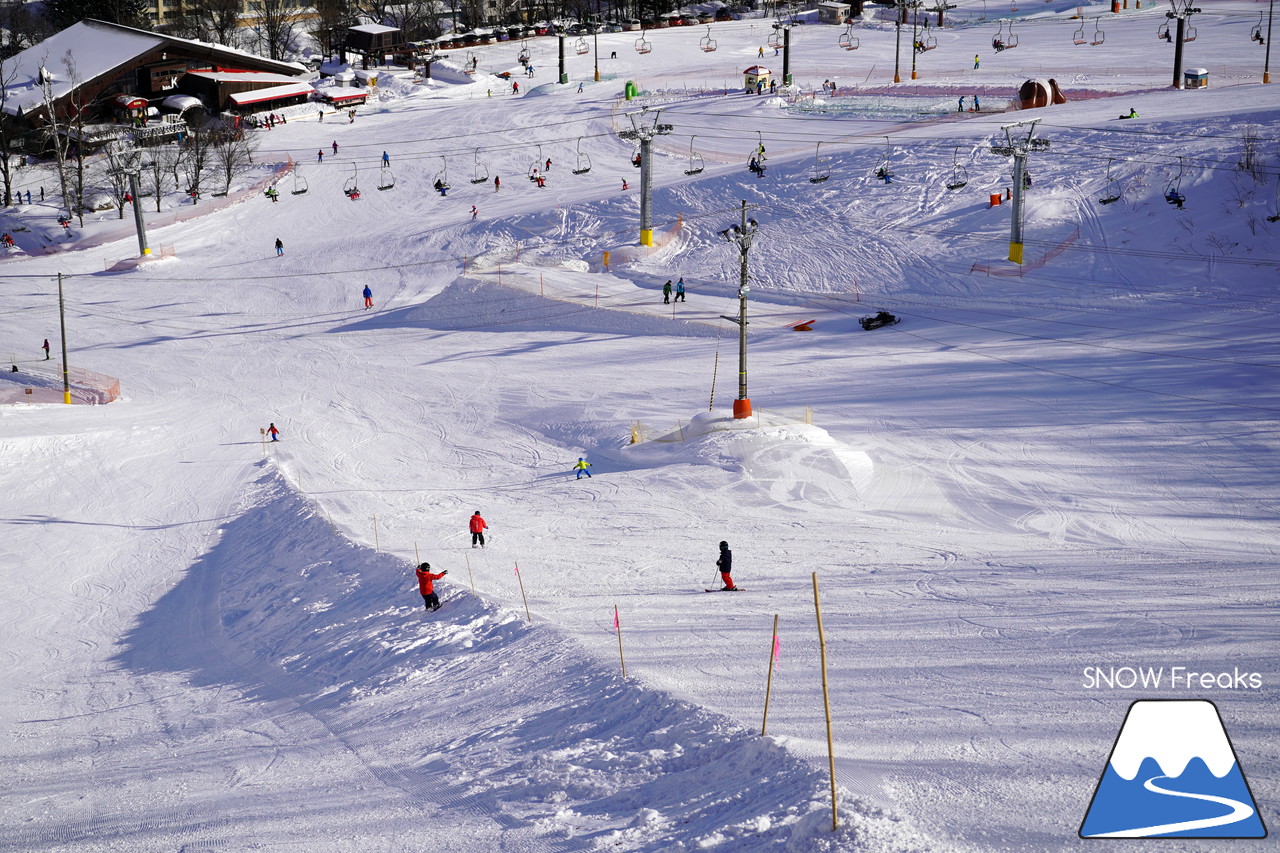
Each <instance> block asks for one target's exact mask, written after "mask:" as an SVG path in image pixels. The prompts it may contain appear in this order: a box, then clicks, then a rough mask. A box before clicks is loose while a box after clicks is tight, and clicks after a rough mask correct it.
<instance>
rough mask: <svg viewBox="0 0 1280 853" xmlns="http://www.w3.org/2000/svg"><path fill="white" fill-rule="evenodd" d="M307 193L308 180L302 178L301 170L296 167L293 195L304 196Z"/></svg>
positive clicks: (294, 170)
mask: <svg viewBox="0 0 1280 853" xmlns="http://www.w3.org/2000/svg"><path fill="white" fill-rule="evenodd" d="M306 191H307V179H306V178H304V177H302V172H301V170H300V169H299V168H298V167H297V166H295V167H294V168H293V195H302V194H303V193H305V192H306Z"/></svg>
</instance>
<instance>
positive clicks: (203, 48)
mask: <svg viewBox="0 0 1280 853" xmlns="http://www.w3.org/2000/svg"><path fill="white" fill-rule="evenodd" d="M165 45H173V46H175V47H184V48H186V49H188V50H189V51H192V52H198V53H200V54H201V55H203V56H206V57H207V58H208V61H209V63H210V64H218V65H235V64H237V62H241V61H245V60H249V61H252V62H253V63H255V64H257V65H259V66H261V65H262V64H264V63H267V64H269V65H272V66H276V67H278V68H279V70H280V71H281V72H282V73H287V72H296V73H297V74H305V73H307V69H306V68H305V67H303V66H302V65H300V64H298V63H296V62H278V61H275V60H271V59H267V58H265V57H262V56H258V55H256V54H253V53H249V52H247V51H243V50H236V49H235V48H230V47H226V46H224V45H219V44H209V43H208V42H201V41H194V40H191V39H180V38H174V37H173V36H165V35H159V34H157V33H149V32H146V31H145V30H137V29H134V28H132V27H124V26H120V25H119V24H109V23H105V22H103V21H94V20H84V21H81V22H79V23H78V24H72V25H71V26H69V27H67V28H66V29H65V30H63V31H62V32H59V33H55V34H54V35H52V36H50V37H49V38H47V39H45V40H44V41H42V42H40V43H39V44H37V45H33V46H32V47H29V48H27V49H26V50H24V51H22V52H21V53H18V54H16V55H15V56H13V57H12V58H10V59H8V60H6V62H5V66H6V67H5V70H6V72H7V73H8V74H9V75H10V77H9V80H10V85H9V86H8V88H7V94H6V97H5V104H4V110H5V112H7V113H9V114H11V115H16V114H17V113H18V112H19V110H21V111H22V112H24V113H25V112H28V111H30V110H31V109H32V108H35V107H39V106H40V105H42V104H43V103H44V93H43V92H42V91H41V90H40V69H41V68H44V69H45V72H46V74H47V77H48V79H49V81H50V89H51V92H52V95H53V98H54V100H58V99H60V98H63V97H65V96H67V95H68V94H70V93H71V91H72V89H73V85H72V79H71V75H70V74H69V73H68V71H67V68H66V66H65V65H64V64H63V61H62V60H63V57H64V56H66V55H67V53H68V52H70V54H71V56H72V57H73V59H74V62H75V76H76V78H78V82H79V83H80V84H81V85H83V84H84V83H87V82H89V81H91V80H96V79H97V78H99V77H102V76H104V75H106V74H109V73H111V72H112V71H114V70H115V69H116V68H119V67H120V66H122V65H125V64H126V63H128V62H129V61H130V60H132V59H134V58H135V57H137V56H139V55H141V54H144V53H146V52H148V51H151V50H155V49H157V48H160V47H163V46H165Z"/></svg>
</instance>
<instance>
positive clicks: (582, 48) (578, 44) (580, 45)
mask: <svg viewBox="0 0 1280 853" xmlns="http://www.w3.org/2000/svg"><path fill="white" fill-rule="evenodd" d="M573 50H574V52H575V53H577V54H578V56H582V54H584V53H588V52H590V50H591V45H589V44H587V40H586V39H585V38H583V37H582V36H578V40H577V41H575V42H574V43H573Z"/></svg>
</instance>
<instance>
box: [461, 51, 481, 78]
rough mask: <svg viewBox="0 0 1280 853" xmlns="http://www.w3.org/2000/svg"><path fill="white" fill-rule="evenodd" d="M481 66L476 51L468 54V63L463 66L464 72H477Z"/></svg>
mask: <svg viewBox="0 0 1280 853" xmlns="http://www.w3.org/2000/svg"><path fill="white" fill-rule="evenodd" d="M479 66H480V58H479V57H477V56H476V55H475V54H474V53H471V54H468V55H467V64H466V65H464V66H463V67H462V73H464V74H475V73H476V68H478V67H479Z"/></svg>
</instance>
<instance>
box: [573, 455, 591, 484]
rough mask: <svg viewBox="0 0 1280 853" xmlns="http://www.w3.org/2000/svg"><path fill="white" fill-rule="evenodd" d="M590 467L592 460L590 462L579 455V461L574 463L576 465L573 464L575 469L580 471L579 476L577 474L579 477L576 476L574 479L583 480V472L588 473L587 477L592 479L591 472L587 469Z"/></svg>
mask: <svg viewBox="0 0 1280 853" xmlns="http://www.w3.org/2000/svg"><path fill="white" fill-rule="evenodd" d="M590 467H591V463H590V462H588V461H587V460H585V459H583V458H582V457H581V456H579V457H578V461H577V462H575V463H574V465H573V469H574V470H575V471H577V472H578V476H577V477H575V478H574V479H576V480H581V479H582V475H583V474H586V475H587V479H588V480H590V479H591V472H590V471H588V470H587V469H588V468H590Z"/></svg>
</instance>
